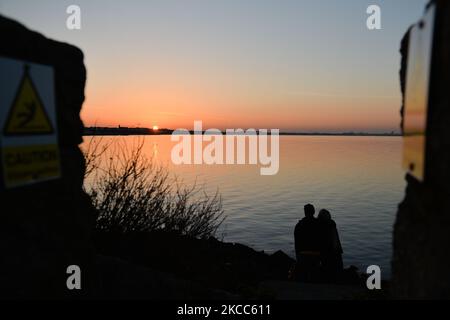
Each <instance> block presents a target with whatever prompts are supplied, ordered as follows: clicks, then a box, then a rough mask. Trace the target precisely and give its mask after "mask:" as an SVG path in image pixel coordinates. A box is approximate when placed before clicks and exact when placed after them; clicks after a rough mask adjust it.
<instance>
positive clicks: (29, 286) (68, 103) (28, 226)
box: [0, 16, 95, 298]
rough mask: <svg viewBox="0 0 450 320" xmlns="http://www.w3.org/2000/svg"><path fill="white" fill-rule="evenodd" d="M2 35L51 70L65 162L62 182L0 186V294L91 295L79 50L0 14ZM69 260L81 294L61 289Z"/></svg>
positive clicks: (90, 213) (15, 51) (10, 48)
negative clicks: (76, 272) (79, 277)
mask: <svg viewBox="0 0 450 320" xmlns="http://www.w3.org/2000/svg"><path fill="white" fill-rule="evenodd" d="M0 35H1V36H0V56H3V57H10V58H14V59H20V60H26V61H31V62H34V63H39V64H46V65H51V66H53V68H54V77H55V96H56V97H55V100H56V112H57V124H58V140H59V146H60V156H61V166H62V178H61V179H59V180H55V181H49V182H44V183H39V184H36V185H33V186H27V187H20V188H15V189H9V190H2V191H1V195H0V203H1V223H0V252H1V253H2V254H1V255H0V288H1V290H0V292H1V293H0V295H1V296H5V297H7V298H11V297H65V296H68V297H70V296H78V295H90V294H92V290H90V288H91V287H92V285H91V280H90V279H91V276H92V275H91V270H92V268H91V264H92V245H91V240H90V237H91V229H92V227H93V223H94V221H95V220H94V218H95V211H94V210H93V208H92V207H91V204H90V201H89V199H88V196H87V195H86V194H85V193H84V192H83V190H82V183H83V177H84V170H85V166H84V158H83V155H82V153H81V151H80V149H79V148H78V144H79V143H80V142H81V141H82V136H81V135H82V129H83V124H82V122H81V119H80V115H79V113H80V109H81V105H82V103H83V101H84V87H85V82H86V69H85V67H84V63H83V53H82V52H81V51H80V50H79V49H78V48H76V47H74V46H71V45H68V44H65V43H61V42H57V41H53V40H50V39H47V38H46V37H44V36H43V35H41V34H39V33H36V32H33V31H30V30H28V29H27V28H25V27H24V26H23V25H21V24H19V23H17V22H15V21H13V20H10V19H7V18H5V17H3V16H0ZM72 264H76V265H79V266H80V267H81V268H82V270H83V285H84V288H83V289H84V290H82V292H81V293H80V292H74V291H71V292H69V291H68V290H67V287H66V278H67V274H66V268H67V266H69V265H72Z"/></svg>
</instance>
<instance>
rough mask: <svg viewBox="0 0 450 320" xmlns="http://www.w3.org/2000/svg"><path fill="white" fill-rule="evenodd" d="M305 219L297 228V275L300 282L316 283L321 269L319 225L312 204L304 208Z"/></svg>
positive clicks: (295, 234)
mask: <svg viewBox="0 0 450 320" xmlns="http://www.w3.org/2000/svg"><path fill="white" fill-rule="evenodd" d="M304 210H305V217H304V218H303V219H302V220H300V221H299V222H298V223H297V225H296V226H295V232H294V238H295V254H296V258H297V268H296V274H297V275H298V277H299V279H300V280H303V281H314V280H316V278H317V276H318V274H319V271H320V270H319V268H320V241H319V223H318V221H317V219H316V218H315V217H314V213H315V209H314V206H313V205H312V204H307V205H305V207H304Z"/></svg>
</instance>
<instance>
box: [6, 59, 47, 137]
mask: <svg viewBox="0 0 450 320" xmlns="http://www.w3.org/2000/svg"><path fill="white" fill-rule="evenodd" d="M53 131H54V130H53V126H52V123H51V121H50V119H49V117H48V115H47V112H46V108H45V107H44V105H43V103H42V100H41V99H40V97H39V94H38V91H37V90H36V87H35V86H34V84H33V81H32V80H31V77H30V75H29V71H28V67H25V72H24V74H23V77H22V80H21V81H20V84H19V87H18V90H17V93H16V97H15V99H14V100H13V103H12V105H11V108H10V109H9V114H8V116H7V118H6V122H5V125H4V130H3V133H4V135H5V136H14V135H34V134H38V135H43V134H52V133H53Z"/></svg>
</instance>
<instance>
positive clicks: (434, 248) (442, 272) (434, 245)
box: [392, 0, 450, 299]
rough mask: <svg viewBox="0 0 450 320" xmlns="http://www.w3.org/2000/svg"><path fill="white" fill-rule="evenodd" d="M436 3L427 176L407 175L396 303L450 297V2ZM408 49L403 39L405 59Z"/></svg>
mask: <svg viewBox="0 0 450 320" xmlns="http://www.w3.org/2000/svg"><path fill="white" fill-rule="evenodd" d="M434 3H436V5H437V25H436V29H435V38H434V42H435V46H434V53H433V65H432V70H431V83H430V101H429V110H428V123H427V138H426V144H427V146H426V167H425V175H426V177H425V181H424V182H423V183H420V182H418V181H417V180H415V179H414V178H413V177H411V176H407V178H406V179H407V182H408V185H407V189H406V196H405V199H404V200H403V202H402V203H401V204H400V206H399V210H398V213H397V220H396V223H395V231H394V256H393V284H392V292H393V296H394V297H395V298H419V299H420V298H450V272H449V270H450V246H449V244H450V91H449V85H450V3H449V2H448V1H445V0H439V1H434ZM407 44H408V41H407V38H405V40H404V41H403V48H402V50H401V51H402V53H403V55H405V54H406V52H407V50H406V48H407ZM405 59H406V57H405V56H403V60H405ZM403 66H404V67H405V65H403ZM401 75H403V76H404V75H405V73H404V72H401ZM402 83H404V79H403V80H402Z"/></svg>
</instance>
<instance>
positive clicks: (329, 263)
mask: <svg viewBox="0 0 450 320" xmlns="http://www.w3.org/2000/svg"><path fill="white" fill-rule="evenodd" d="M317 221H318V223H319V234H320V240H319V243H320V249H319V250H320V263H321V266H322V271H323V275H324V277H325V279H326V280H328V281H336V279H337V278H338V276H339V275H340V274H341V272H342V271H343V269H344V267H343V262H342V253H343V250H342V245H341V241H340V240H339V234H338V231H337V228H336V223H335V222H334V221H333V219H331V214H330V212H329V211H328V210H325V209H322V210H320V212H319V215H318V217H317Z"/></svg>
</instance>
